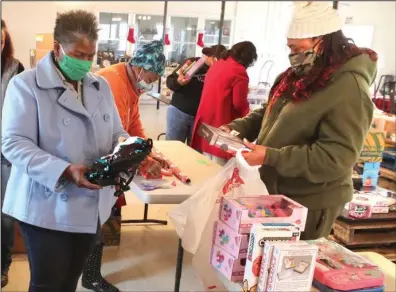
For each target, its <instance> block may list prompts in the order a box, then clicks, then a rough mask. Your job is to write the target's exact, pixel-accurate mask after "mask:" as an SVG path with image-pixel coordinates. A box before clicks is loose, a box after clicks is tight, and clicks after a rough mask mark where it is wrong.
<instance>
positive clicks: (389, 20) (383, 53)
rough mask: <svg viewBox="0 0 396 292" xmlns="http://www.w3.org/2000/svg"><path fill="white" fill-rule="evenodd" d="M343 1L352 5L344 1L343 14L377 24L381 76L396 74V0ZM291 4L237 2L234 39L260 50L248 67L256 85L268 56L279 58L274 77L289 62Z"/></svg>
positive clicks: (354, 20)
mask: <svg viewBox="0 0 396 292" xmlns="http://www.w3.org/2000/svg"><path fill="white" fill-rule="evenodd" d="M342 2H344V3H347V4H348V9H344V8H343V7H344V5H340V9H341V11H340V14H341V15H342V16H343V17H346V16H352V24H354V25H372V26H374V36H373V40H372V46H371V48H372V49H374V50H375V51H376V52H377V53H378V55H379V60H378V69H379V70H378V74H377V79H378V78H379V77H380V76H381V75H382V74H395V73H396V69H395V66H396V59H395V55H396V48H395V44H396V32H395V27H396V24H395V16H396V2H395V1H368V2H363V1H342ZM290 5H291V3H290V2H289V3H287V2H286V1H285V2H281V1H268V2H264V1H257V2H256V1H238V2H237V4H236V17H235V31H234V32H235V35H234V42H238V41H242V40H250V41H252V42H253V43H254V44H255V45H256V47H257V49H258V52H259V60H258V61H257V63H256V65H255V66H254V67H253V68H251V69H249V70H248V71H249V76H250V81H251V84H253V85H257V83H258V81H259V76H260V69H261V67H262V65H263V63H264V62H265V61H266V60H268V59H272V60H275V66H274V67H273V68H272V70H271V72H270V76H269V77H270V78H269V79H270V81H271V80H273V79H274V78H275V77H276V75H277V74H278V73H280V72H282V71H283V70H284V69H285V68H286V67H287V66H288V59H287V51H286V50H284V48H285V47H284V46H285V38H284V33H285V28H286V27H287V22H288V17H289V15H290V14H289V13H290V9H291V7H290ZM267 12H270V13H269V14H267ZM267 68H268V67H267ZM264 71H266V70H264ZM263 75H264V77H263V76H261V81H262V79H263V78H264V79H265V75H266V74H263Z"/></svg>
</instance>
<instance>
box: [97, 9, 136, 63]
mask: <svg viewBox="0 0 396 292" xmlns="http://www.w3.org/2000/svg"><path fill="white" fill-rule="evenodd" d="M128 18H129V15H128V14H126V13H125V14H123V13H107V12H101V13H99V28H100V31H99V44H98V55H101V54H103V53H104V52H111V53H112V55H114V59H115V60H118V59H119V58H120V57H123V56H124V55H125V53H126V49H127V36H128V30H129V26H128Z"/></svg>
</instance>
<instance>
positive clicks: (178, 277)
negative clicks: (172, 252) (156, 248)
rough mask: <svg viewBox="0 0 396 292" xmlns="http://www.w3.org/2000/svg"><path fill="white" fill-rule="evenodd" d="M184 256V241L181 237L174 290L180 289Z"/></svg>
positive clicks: (175, 291) (176, 291) (177, 291)
mask: <svg viewBox="0 0 396 292" xmlns="http://www.w3.org/2000/svg"><path fill="white" fill-rule="evenodd" d="M183 256H184V250H183V246H182V241H181V239H179V247H178V248H177V262H176V276H175V289H174V292H179V291H180V280H181V276H182V270H183Z"/></svg>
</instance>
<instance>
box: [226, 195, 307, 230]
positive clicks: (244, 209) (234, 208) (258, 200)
mask: <svg viewBox="0 0 396 292" xmlns="http://www.w3.org/2000/svg"><path fill="white" fill-rule="evenodd" d="M307 213H308V209H307V208H305V207H304V206H302V205H300V204H299V203H297V202H295V201H293V200H291V199H289V198H287V197H285V196H283V195H269V196H259V197H257V196H256V197H237V198H227V197H222V199H221V204H220V214H219V218H220V220H221V221H223V222H224V223H226V224H227V225H228V226H230V227H231V228H232V229H233V230H235V231H236V232H238V233H239V234H244V233H250V229H251V228H252V225H253V224H254V223H290V224H295V225H297V226H299V227H300V230H301V231H304V229H305V222H306V220H307Z"/></svg>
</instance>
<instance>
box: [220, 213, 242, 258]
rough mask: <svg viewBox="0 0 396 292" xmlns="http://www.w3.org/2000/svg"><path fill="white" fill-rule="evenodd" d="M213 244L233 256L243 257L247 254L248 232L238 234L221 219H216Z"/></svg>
mask: <svg viewBox="0 0 396 292" xmlns="http://www.w3.org/2000/svg"><path fill="white" fill-rule="evenodd" d="M213 244H215V245H217V246H220V247H221V248H223V249H224V250H225V251H226V252H228V253H229V254H230V255H232V256H233V257H236V258H243V257H246V255H247V249H248V246H249V234H239V233H238V232H236V231H234V230H233V229H232V228H230V227H229V226H228V225H227V224H225V223H224V222H222V221H221V220H217V221H216V222H215V224H214V229H213Z"/></svg>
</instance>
